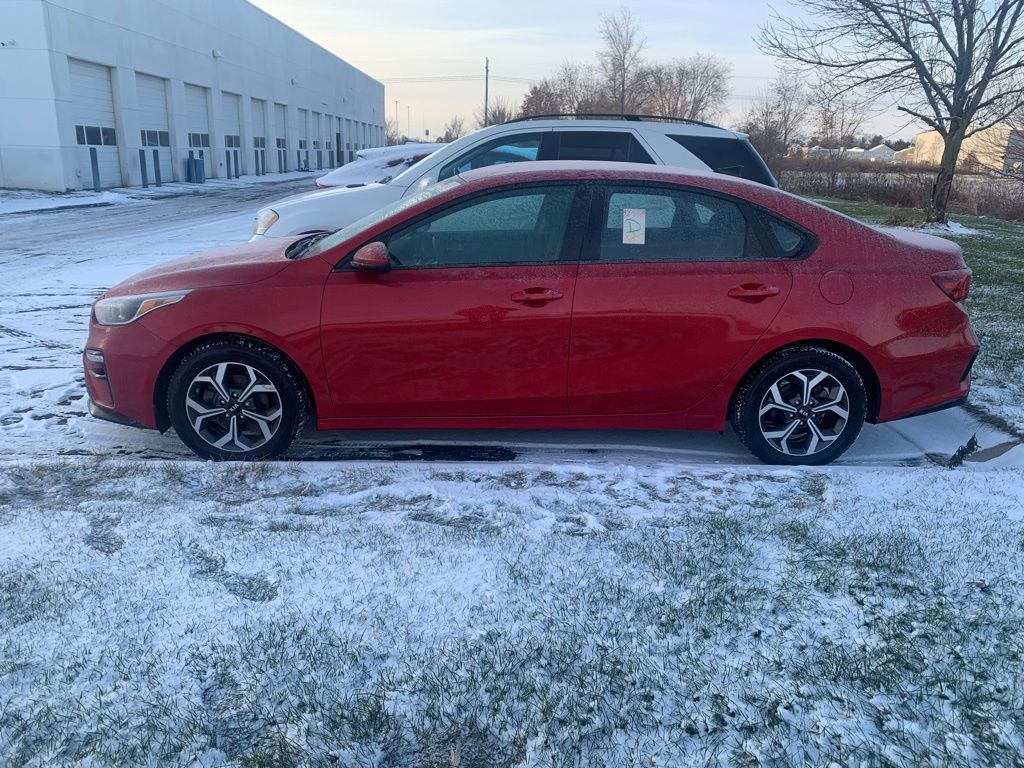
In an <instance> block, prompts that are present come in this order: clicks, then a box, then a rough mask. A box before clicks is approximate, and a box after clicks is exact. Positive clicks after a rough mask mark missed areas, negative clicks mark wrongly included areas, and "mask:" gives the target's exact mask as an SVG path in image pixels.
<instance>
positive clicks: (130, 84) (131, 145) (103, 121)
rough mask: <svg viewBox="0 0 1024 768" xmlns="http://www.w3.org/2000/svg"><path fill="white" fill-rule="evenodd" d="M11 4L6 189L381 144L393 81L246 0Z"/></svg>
mask: <svg viewBox="0 0 1024 768" xmlns="http://www.w3.org/2000/svg"><path fill="white" fill-rule="evenodd" d="M0 11H2V13H0V187H10V188H24V189H40V190H50V191H64V190H75V189H91V188H92V187H93V186H94V184H95V186H99V187H117V186H122V185H124V186H138V185H141V184H142V183H143V181H144V179H145V180H146V181H148V183H150V184H152V183H155V181H156V180H157V174H159V178H160V180H161V181H170V180H174V181H187V180H190V176H191V175H192V173H193V172H194V173H197V174H198V173H200V172H201V173H202V174H203V175H204V176H205V177H207V178H209V177H216V178H224V177H228V176H235V175H238V173H246V174H253V173H265V172H283V171H293V170H297V169H300V168H309V169H323V168H331V167H334V166H337V165H340V164H342V162H347V161H349V160H351V159H353V157H354V154H355V152H356V151H357V150H358V149H364V148H367V147H375V146H380V145H382V144H383V143H384V121H385V117H384V86H383V85H381V84H380V83H379V82H377V81H376V80H374V79H372V78H371V77H369V76H368V75H366V74H364V73H363V72H360V71H359V70H357V69H356V68H354V67H353V66H351V65H350V64H347V63H346V62H344V61H342V60H341V59H339V58H338V57H337V56H334V55H333V54H331V53H330V52H329V51H327V50H325V49H323V48H321V47H320V46H318V45H316V44H315V43H313V42H312V41H310V40H309V39H307V38H305V37H303V36H302V35H300V34H298V33H297V32H295V31H294V30H292V29H291V28H290V27H287V26H285V25H284V24H282V23H281V22H279V21H277V20H276V19H274V18H273V17H272V16H270V15H268V14H266V13H264V12H263V11H261V10H260V9H258V8H256V7H255V6H254V5H251V4H250V3H249V2H247V1H246V0H0ZM189 158H192V160H193V162H192V163H191V165H190V163H189ZM200 164H201V165H200ZM197 166H199V167H197Z"/></svg>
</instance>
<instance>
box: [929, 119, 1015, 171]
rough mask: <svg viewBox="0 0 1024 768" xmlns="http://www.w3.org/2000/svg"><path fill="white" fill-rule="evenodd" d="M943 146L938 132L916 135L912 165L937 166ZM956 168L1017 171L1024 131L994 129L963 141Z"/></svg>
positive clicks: (1004, 127)
mask: <svg viewBox="0 0 1024 768" xmlns="http://www.w3.org/2000/svg"><path fill="white" fill-rule="evenodd" d="M945 146H946V143H945V141H943V139H942V137H941V136H940V135H939V133H938V131H926V132H924V133H921V134H918V136H917V147H916V151H915V153H914V162H916V163H920V164H922V165H938V164H939V162H940V161H941V160H942V151H943V149H945ZM957 167H958V168H960V169H976V170H986V171H998V172H1010V171H1019V170H1021V169H1022V167H1024V131H1022V130H1019V129H1016V128H1010V127H1008V126H996V127H995V128H989V129H987V130H984V131H981V132H980V133H976V134H974V135H973V136H971V137H969V138H967V139H964V143H963V146H962V147H961V148H960V159H959V160H958V162H957Z"/></svg>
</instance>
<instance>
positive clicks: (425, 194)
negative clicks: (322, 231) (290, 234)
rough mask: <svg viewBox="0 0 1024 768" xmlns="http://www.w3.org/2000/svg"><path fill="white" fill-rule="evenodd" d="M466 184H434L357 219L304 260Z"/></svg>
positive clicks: (454, 180) (456, 179)
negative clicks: (397, 214) (395, 215)
mask: <svg viewBox="0 0 1024 768" xmlns="http://www.w3.org/2000/svg"><path fill="white" fill-rule="evenodd" d="M464 183H465V182H464V181H463V180H462V179H461V178H459V177H458V176H454V177H452V178H450V179H445V180H444V181H442V182H439V183H437V184H434V185H433V186H430V187H427V188H426V189H424V190H423V191H422V192H417V193H416V194H415V195H409V197H404V198H402V199H401V200H398V201H397V202H394V203H392V204H391V205H385V206H384V207H383V208H379V209H377V210H376V211H374V212H373V213H371V214H368V215H366V216H363V218H361V219H357V220H356V221H353V222H352V223H351V224H349V225H348V226H347V227H344V228H343V229H339V230H338V231H337V232H334V233H333V234H330V235H328V236H327V237H325V238H323V239H322V240H320V241H318V242H317V243H316V244H314V245H313V247H312V248H310V249H309V250H307V251H306V252H305V253H304V254H302V256H303V258H305V257H308V256H316V255H318V254H321V253H324V252H325V251H329V250H330V249H331V248H333V247H334V246H336V245H338V243H343V242H345V241H346V240H348V239H349V238H350V237H355V236H356V235H358V234H359V233H360V232H364V231H366V230H367V229H370V228H372V227H375V226H377V225H378V224H380V223H381V222H382V221H384V219H386V218H388V217H389V216H392V215H394V214H396V213H400V212H402V211H405V210H408V209H409V208H412V207H413V206H414V205H418V204H419V203H422V202H423V201H424V200H429V199H431V198H432V197H437V196H438V195H440V194H441V193H443V192H447V191H448V190H449V189H451V188H452V187H457V186H459V185H460V184H464Z"/></svg>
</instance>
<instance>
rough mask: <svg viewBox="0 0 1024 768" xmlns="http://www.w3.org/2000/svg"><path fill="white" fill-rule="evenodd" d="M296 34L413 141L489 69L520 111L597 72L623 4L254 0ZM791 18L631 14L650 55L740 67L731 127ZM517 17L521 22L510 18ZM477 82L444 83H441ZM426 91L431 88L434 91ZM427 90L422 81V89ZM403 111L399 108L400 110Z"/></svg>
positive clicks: (761, 7) (753, 13)
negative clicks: (558, 79)
mask: <svg viewBox="0 0 1024 768" xmlns="http://www.w3.org/2000/svg"><path fill="white" fill-rule="evenodd" d="M251 2H253V3H254V4H255V5H257V6H259V7H260V8H263V9H264V10H266V11H267V12H268V13H270V14H272V15H273V16H275V17H277V18H278V19H280V20H281V21H283V22H284V23H286V24H288V25H289V26H291V27H292V28H294V29H295V30H297V31H298V32H300V33H302V34H304V35H306V36H307V37H309V38H311V39H312V40H314V41H315V42H317V43H319V44H320V45H322V46H324V47H325V48H327V49H328V50H330V51H332V52H333V53H334V54H336V55H337V56H339V57H341V58H343V59H345V60H346V61H348V62H349V63H350V64H352V65H354V66H356V67H358V68H359V69H361V70H363V71H364V72H366V73H367V74H369V75H371V76H372V77H374V78H376V79H378V80H381V81H382V82H384V85H385V107H386V111H387V116H388V118H389V119H395V118H396V117H397V119H398V122H399V125H400V128H401V130H402V131H403V132H407V133H408V134H409V135H410V136H412V137H414V138H425V137H426V131H428V130H429V131H430V136H431V137H433V136H436V135H437V134H438V133H440V132H442V130H443V127H444V124H445V122H446V121H447V120H448V119H449V118H451V117H452V116H453V115H461V116H462V117H463V118H465V119H466V122H467V124H472V123H473V114H474V112H476V111H477V110H479V109H480V108H481V107H482V104H483V98H484V83H483V74H484V60H485V58H489V59H490V68H491V78H492V79H491V89H490V92H491V94H492V96H500V97H504V98H507V99H509V100H511V101H513V102H514V103H516V104H518V103H519V101H520V100H521V99H522V97H523V95H524V94H525V93H526V91H527V90H528V88H529V82H530V81H531V80H538V79H541V78H543V77H545V76H547V75H550V74H552V73H553V72H554V71H555V70H556V69H557V68H558V67H559V65H560V64H561V63H562V62H563V61H566V60H573V61H580V62H586V63H594V62H595V61H596V56H595V52H596V51H597V49H598V48H599V47H600V45H601V40H600V35H599V34H598V31H597V25H598V21H599V17H600V15H601V14H602V13H608V14H610V13H614V12H616V11H617V10H618V9H619V8H620V7H622V2H621V0H597V1H596V2H594V1H593V0H591V1H590V2H587V1H586V0H517V2H516V3H515V4H514V6H513V5H512V4H509V3H504V2H495V1H494V0H478V2H476V3H468V2H466V0H432V1H431V2H429V3H428V2H423V1H422V0H417V1H414V0H371V1H370V2H365V0H364V1H363V2H352V1H350V0H251ZM772 7H774V8H775V9H776V10H777V11H779V12H780V13H783V14H786V13H792V8H791V6H790V5H789V3H788V1H787V0H773V2H772V3H771V4H769V3H767V2H764V0H636V1H635V2H633V3H630V4H629V8H630V11H631V12H632V14H633V17H634V18H635V19H636V20H637V21H638V22H639V24H640V26H641V28H642V29H643V32H644V34H645V35H646V37H647V47H646V49H645V51H644V56H645V58H646V59H648V60H650V61H668V60H671V59H674V58H678V57H682V56H688V55H690V54H692V53H695V52H698V51H700V52H704V53H711V54H714V55H715V56H718V57H719V58H721V59H723V60H725V61H726V62H728V63H729V64H731V66H732V82H731V90H732V97H731V98H730V100H729V103H728V106H727V114H726V115H725V116H724V117H723V118H722V120H721V121H720V122H721V123H722V124H724V125H726V126H727V127H732V126H734V125H735V123H736V122H737V121H738V120H739V119H740V117H741V116H742V115H743V113H744V112H745V110H746V108H747V106H748V105H749V104H750V102H751V100H753V99H754V98H756V97H757V95H758V93H759V92H760V91H762V90H763V89H764V88H765V87H766V86H767V85H768V83H769V82H770V81H771V79H772V77H773V76H774V74H775V71H776V62H775V60H774V59H773V58H772V57H770V56H766V55H764V54H762V53H761V52H760V51H759V50H758V48H757V45H756V43H755V42H754V39H755V37H756V36H757V33H758V29H759V28H760V27H761V26H762V25H763V24H764V23H765V22H767V21H768V19H769V18H770V14H771V8H772ZM513 9H514V13H510V10H513ZM442 77H447V78H476V79H471V80H470V79H457V80H447V81H442V82H437V81H436V80H435V81H433V82H431V81H429V80H430V79H432V78H442ZM424 80H427V82H424ZM417 81H418V82H417ZM396 102H397V105H396ZM864 133H880V134H882V135H883V136H886V137H887V138H888V137H892V138H899V137H911V136H913V135H915V134H916V133H917V128H916V127H913V126H911V127H909V128H908V127H907V121H906V120H905V119H903V118H900V117H898V116H897V115H896V114H895V113H882V114H878V115H876V116H874V117H873V118H872V119H871V120H870V121H869V122H868V123H867V124H866V126H865V128H864Z"/></svg>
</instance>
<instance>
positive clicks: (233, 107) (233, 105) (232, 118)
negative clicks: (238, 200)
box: [221, 93, 242, 179]
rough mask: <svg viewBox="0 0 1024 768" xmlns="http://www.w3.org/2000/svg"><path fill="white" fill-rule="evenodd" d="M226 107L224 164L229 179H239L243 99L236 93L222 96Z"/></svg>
mask: <svg viewBox="0 0 1024 768" xmlns="http://www.w3.org/2000/svg"><path fill="white" fill-rule="evenodd" d="M221 97H222V100H221V104H223V105H224V107H223V108H224V164H225V167H226V168H227V175H228V178H229V179H230V178H232V177H234V178H238V174H239V173H240V167H239V164H238V163H239V160H240V155H241V146H242V138H241V137H242V108H241V101H242V100H241V97H239V96H238V95H236V94H234V93H223V94H221Z"/></svg>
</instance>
